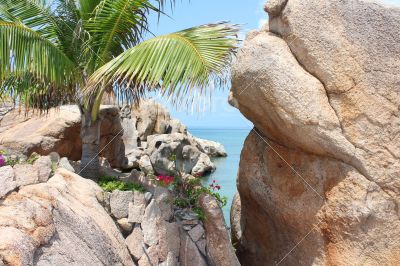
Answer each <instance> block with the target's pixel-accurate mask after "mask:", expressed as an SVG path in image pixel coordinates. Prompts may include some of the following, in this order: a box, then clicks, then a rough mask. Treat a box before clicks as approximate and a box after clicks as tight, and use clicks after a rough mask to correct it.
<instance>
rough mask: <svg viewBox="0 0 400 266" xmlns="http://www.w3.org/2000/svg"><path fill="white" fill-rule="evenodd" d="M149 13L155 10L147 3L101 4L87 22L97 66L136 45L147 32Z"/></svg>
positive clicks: (119, 0) (110, 0) (113, 0)
mask: <svg viewBox="0 0 400 266" xmlns="http://www.w3.org/2000/svg"><path fill="white" fill-rule="evenodd" d="M149 10H157V9H156V8H155V7H154V6H153V5H151V4H150V2H149V1H148V0H102V1H101V2H100V3H99V4H98V6H97V7H96V9H95V11H94V12H95V13H94V17H93V18H92V19H89V20H88V22H87V24H86V29H87V30H88V32H89V33H90V34H91V39H92V41H91V42H90V43H89V45H90V47H91V48H92V49H94V50H95V51H96V53H97V55H96V61H97V62H96V66H101V65H103V64H104V62H108V61H109V60H110V59H112V58H113V57H114V56H115V55H118V54H120V53H121V52H122V51H124V50H125V49H127V48H129V47H132V46H133V45H136V44H137V43H138V42H139V41H140V40H141V39H142V35H143V32H144V31H146V29H147V14H148V12H149Z"/></svg>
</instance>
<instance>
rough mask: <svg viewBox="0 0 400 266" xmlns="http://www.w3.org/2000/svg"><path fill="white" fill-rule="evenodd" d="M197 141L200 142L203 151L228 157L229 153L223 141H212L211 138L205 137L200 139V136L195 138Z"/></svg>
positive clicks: (216, 155)
mask: <svg viewBox="0 0 400 266" xmlns="http://www.w3.org/2000/svg"><path fill="white" fill-rule="evenodd" d="M194 139H195V141H197V143H199V144H200V146H201V148H202V149H203V151H204V152H205V153H206V154H207V155H208V156H211V157H226V156H227V153H226V151H225V148H224V146H223V145H222V144H221V143H218V142H215V141H211V140H205V139H199V138H194Z"/></svg>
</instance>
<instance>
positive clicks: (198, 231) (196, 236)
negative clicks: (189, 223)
mask: <svg viewBox="0 0 400 266" xmlns="http://www.w3.org/2000/svg"><path fill="white" fill-rule="evenodd" d="M188 234H189V236H190V238H191V239H192V240H193V241H194V242H197V241H198V240H200V238H202V237H203V236H204V228H203V226H202V225H200V224H198V225H196V226H195V227H194V228H193V229H192V230H190V231H189V232H188Z"/></svg>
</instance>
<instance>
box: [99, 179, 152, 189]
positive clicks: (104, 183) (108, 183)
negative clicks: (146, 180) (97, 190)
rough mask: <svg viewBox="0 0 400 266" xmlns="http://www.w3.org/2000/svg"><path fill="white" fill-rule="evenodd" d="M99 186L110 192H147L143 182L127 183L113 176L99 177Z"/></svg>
mask: <svg viewBox="0 0 400 266" xmlns="http://www.w3.org/2000/svg"><path fill="white" fill-rule="evenodd" d="M98 184H99V186H100V187H101V188H102V189H103V190H105V191H108V192H112V191H114V190H121V191H135V190H136V191H139V192H142V193H144V192H146V189H145V188H144V187H143V186H142V185H141V184H136V183H125V182H122V181H120V180H118V179H117V178H115V177H112V176H104V177H101V178H100V179H99V182H98Z"/></svg>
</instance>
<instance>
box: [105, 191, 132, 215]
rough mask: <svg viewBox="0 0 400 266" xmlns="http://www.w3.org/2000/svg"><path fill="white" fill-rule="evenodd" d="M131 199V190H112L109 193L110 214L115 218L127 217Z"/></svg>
mask: <svg viewBox="0 0 400 266" xmlns="http://www.w3.org/2000/svg"><path fill="white" fill-rule="evenodd" d="M133 199H134V193H133V191H119V190H115V191H113V192H112V193H111V195H110V207H111V213H112V215H113V216H114V217H115V218H117V219H121V218H127V217H128V215H129V204H130V203H132V202H133Z"/></svg>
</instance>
